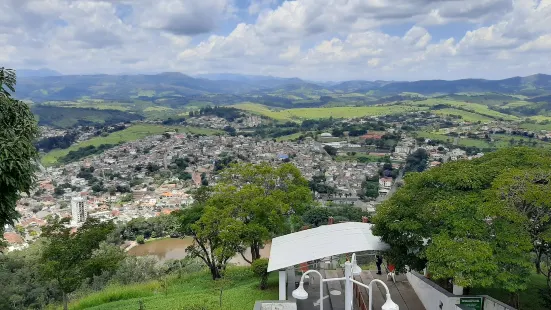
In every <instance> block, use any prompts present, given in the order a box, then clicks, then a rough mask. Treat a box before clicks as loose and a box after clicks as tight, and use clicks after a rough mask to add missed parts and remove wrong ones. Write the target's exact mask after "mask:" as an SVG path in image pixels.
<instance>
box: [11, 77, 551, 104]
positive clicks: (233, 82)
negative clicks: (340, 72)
mask: <svg viewBox="0 0 551 310" xmlns="http://www.w3.org/2000/svg"><path fill="white" fill-rule="evenodd" d="M54 73H55V71H50V70H47V69H45V71H44V70H37V71H36V72H34V73H30V72H23V74H20V75H19V79H18V85H17V93H16V96H17V98H19V99H29V100H33V101H35V102H43V101H49V100H77V99H81V98H83V97H85V98H93V99H105V100H129V99H140V100H145V101H151V102H154V101H156V100H165V101H166V100H171V101H178V100H180V99H182V98H183V97H186V98H189V97H190V96H191V97H193V96H212V95H216V94H218V95H232V96H236V95H237V96H248V95H252V96H262V95H276V96H282V97H285V96H289V95H292V96H295V97H300V98H303V99H311V98H314V97H315V96H325V95H331V94H346V93H359V94H366V93H369V96H371V97H374V98H382V97H388V96H394V95H401V94H402V93H415V94H421V95H429V96H431V95H445V94H456V93H500V94H511V95H512V94H514V95H526V96H528V97H535V96H544V95H550V94H551V76H550V75H545V74H536V75H532V76H527V77H513V78H508V79H504V80H484V79H463V80H455V81H445V80H425V81H414V82H395V81H361V80H355V81H345V82H341V83H336V84H334V83H316V82H307V81H303V80H301V79H298V78H277V77H271V76H255V75H238V74H214V75H201V76H198V77H191V76H188V75H185V74H182V73H177V72H167V73H161V74H154V75H63V76H43V75H44V74H54ZM29 74H31V75H29ZM33 74H34V75H33Z"/></svg>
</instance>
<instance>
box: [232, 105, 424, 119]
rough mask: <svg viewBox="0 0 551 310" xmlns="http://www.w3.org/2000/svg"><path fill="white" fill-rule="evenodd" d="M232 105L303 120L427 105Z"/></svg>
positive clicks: (274, 115)
mask: <svg viewBox="0 0 551 310" xmlns="http://www.w3.org/2000/svg"><path fill="white" fill-rule="evenodd" d="M233 107H235V108H237V109H241V110H246V111H249V112H252V113H257V114H261V115H264V116H266V117H270V118H273V119H276V120H281V121H289V120H305V119H319V118H329V117H333V118H354V117H362V116H376V115H388V114H399V113H406V112H413V111H423V110H427V109H428V108H427V107H416V106H408V105H381V106H362V107H331V108H298V109H285V110H279V111H275V110H271V109H269V108H268V107H267V106H264V105H261V104H255V103H241V104H236V105H233Z"/></svg>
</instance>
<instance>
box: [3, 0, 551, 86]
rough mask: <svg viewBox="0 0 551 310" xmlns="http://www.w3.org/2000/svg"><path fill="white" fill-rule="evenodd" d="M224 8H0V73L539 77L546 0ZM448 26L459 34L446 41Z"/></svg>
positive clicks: (311, 1) (60, 2)
mask: <svg viewBox="0 0 551 310" xmlns="http://www.w3.org/2000/svg"><path fill="white" fill-rule="evenodd" d="M236 1H237V0H201V1H190V0H155V1H154V0H114V1H107V0H3V1H0V46H2V49H3V53H2V55H1V56H0V61H2V64H1V65H9V66H13V67H16V68H32V67H50V68H52V69H56V70H59V71H61V72H65V73H98V72H105V73H117V72H161V71H181V72H184V73H190V74H194V73H208V72H233V73H246V74H272V75H280V76H299V77H303V78H310V79H356V78H364V79H420V78H461V77H490V78H494V77H505V76H508V75H523V74H531V73H536V72H537V71H541V72H544V73H545V72H548V73H549V72H551V64H550V62H549V60H547V59H546V57H542V55H543V54H542V53H543V52H549V51H551V27H549V24H551V0H540V1H538V0H461V1H459V0H441V1H434V0H392V1H390V0H373V1H365V0H296V1H284V2H278V1H275V0H252V1H250V2H247V3H246V4H245V6H244V7H243V6H242V10H243V11H241V12H240V14H242V15H243V14H244V15H245V18H246V20H247V21H244V20H240V19H239V14H237V13H236V9H235V6H236V5H235V3H236ZM278 3H279V4H278ZM121 5H124V6H125V8H126V13H125V16H124V18H121ZM248 14H250V15H248ZM255 16H256V17H255ZM251 21H252V22H251ZM450 23H453V24H454V25H460V26H461V27H462V28H463V29H465V28H470V29H471V30H470V31H467V32H465V33H464V34H463V35H460V36H459V37H458V36H457V33H453V35H452V34H450V35H449V36H446V35H445V31H446V30H448V29H450V26H449V24H450ZM406 24H411V25H413V26H411V27H409V29H408V30H407V31H404V30H403V26H404V25H406ZM439 27H442V30H439V29H438V28H439ZM396 29H402V30H400V31H398V30H396ZM428 29H430V31H429V30H428ZM385 31H386V32H385ZM443 33H444V35H443ZM532 55H537V57H531V56H532ZM527 59H530V63H529V64H528V62H527ZM523 63H526V64H527V65H526V66H522V65H519V64H523ZM534 64H539V66H538V65H534ZM546 70H547V71H546Z"/></svg>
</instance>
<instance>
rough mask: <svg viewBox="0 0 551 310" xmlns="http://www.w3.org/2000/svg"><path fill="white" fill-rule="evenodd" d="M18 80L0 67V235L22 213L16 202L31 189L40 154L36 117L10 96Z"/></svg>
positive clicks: (8, 70) (12, 72) (10, 72)
mask: <svg viewBox="0 0 551 310" xmlns="http://www.w3.org/2000/svg"><path fill="white" fill-rule="evenodd" d="M15 83H16V76H15V72H14V71H13V70H10V69H5V68H4V67H2V68H0V128H1V130H0V236H2V235H3V231H4V226H5V225H6V224H12V223H13V221H14V220H15V219H16V218H17V217H18V216H19V213H18V212H17V211H16V210H15V205H16V203H17V200H19V197H20V195H21V194H22V193H29V191H30V190H31V187H32V185H33V182H34V171H35V168H36V166H35V161H36V159H37V154H38V153H37V151H36V149H35V147H34V145H33V142H34V140H35V139H36V136H37V135H38V127H37V125H36V120H35V118H34V116H33V114H32V113H31V111H30V109H29V106H28V105H27V104H26V103H24V102H22V101H19V100H16V99H13V98H12V97H11V95H12V94H11V93H12V92H14V91H15ZM1 243H2V240H1V238H0V246H1V245H2V244H1Z"/></svg>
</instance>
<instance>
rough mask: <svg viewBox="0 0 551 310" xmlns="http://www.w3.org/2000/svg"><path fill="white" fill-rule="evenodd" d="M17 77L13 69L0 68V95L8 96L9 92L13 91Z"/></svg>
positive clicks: (9, 95)
mask: <svg viewBox="0 0 551 310" xmlns="http://www.w3.org/2000/svg"><path fill="white" fill-rule="evenodd" d="M16 83H17V78H16V74H15V70H13V69H7V68H4V67H1V68H0V97H4V98H9V97H11V93H13V92H15V84H16Z"/></svg>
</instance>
